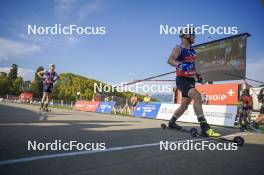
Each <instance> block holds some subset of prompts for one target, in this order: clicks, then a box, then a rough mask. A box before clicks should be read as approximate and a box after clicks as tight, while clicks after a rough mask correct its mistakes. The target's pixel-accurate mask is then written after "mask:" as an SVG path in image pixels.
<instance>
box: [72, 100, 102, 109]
mask: <svg viewBox="0 0 264 175" xmlns="http://www.w3.org/2000/svg"><path fill="white" fill-rule="evenodd" d="M98 104H99V102H97V101H94V102H92V101H77V102H76V103H75V106H74V107H75V109H76V110H80V111H87V112H95V111H96V108H97V106H98Z"/></svg>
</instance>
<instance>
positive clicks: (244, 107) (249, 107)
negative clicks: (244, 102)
mask: <svg viewBox="0 0 264 175" xmlns="http://www.w3.org/2000/svg"><path fill="white" fill-rule="evenodd" d="M242 110H243V111H248V110H252V106H243V107H242Z"/></svg>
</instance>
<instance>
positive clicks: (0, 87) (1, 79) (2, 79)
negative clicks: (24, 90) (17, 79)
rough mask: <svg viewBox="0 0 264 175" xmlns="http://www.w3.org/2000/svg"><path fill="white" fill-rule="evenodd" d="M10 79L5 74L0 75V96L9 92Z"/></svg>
mask: <svg viewBox="0 0 264 175" xmlns="http://www.w3.org/2000/svg"><path fill="white" fill-rule="evenodd" d="M10 85H11V83H10V80H9V79H8V78H7V76H6V75H5V76H4V75H0V96H1V97H5V96H6V95H7V94H9V90H10Z"/></svg>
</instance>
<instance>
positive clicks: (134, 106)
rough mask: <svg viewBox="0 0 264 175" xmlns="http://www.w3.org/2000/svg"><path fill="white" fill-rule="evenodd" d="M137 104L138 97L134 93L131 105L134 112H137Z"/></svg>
mask: <svg viewBox="0 0 264 175" xmlns="http://www.w3.org/2000/svg"><path fill="white" fill-rule="evenodd" d="M137 102H138V98H137V95H136V94H135V93H134V94H133V96H132V97H131V100H130V103H131V106H132V111H134V110H135V108H136V106H137Z"/></svg>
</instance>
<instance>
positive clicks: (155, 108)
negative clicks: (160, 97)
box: [133, 103, 160, 118]
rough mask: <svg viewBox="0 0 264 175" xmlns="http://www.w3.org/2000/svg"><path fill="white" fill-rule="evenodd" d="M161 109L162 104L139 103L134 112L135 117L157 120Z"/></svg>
mask: <svg viewBox="0 0 264 175" xmlns="http://www.w3.org/2000/svg"><path fill="white" fill-rule="evenodd" d="M159 109H160V103H138V104H137V106H136V109H135V110H134V112H133V116H135V117H147V118H156V117H157V115H158V112H159Z"/></svg>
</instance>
